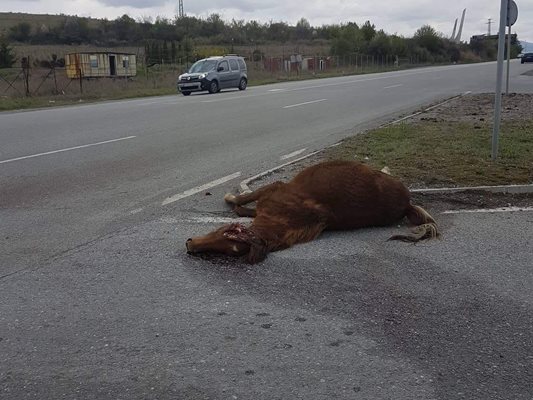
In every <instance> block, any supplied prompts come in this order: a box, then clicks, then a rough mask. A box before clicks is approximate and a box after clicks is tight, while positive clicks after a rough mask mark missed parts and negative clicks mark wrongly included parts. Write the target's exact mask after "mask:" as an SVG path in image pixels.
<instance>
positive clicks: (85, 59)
mask: <svg viewBox="0 0 533 400" xmlns="http://www.w3.org/2000/svg"><path fill="white" fill-rule="evenodd" d="M65 68H66V70H67V76H68V77H69V78H71V79H77V78H79V77H80V74H81V77H82V78H113V77H128V76H135V75H137V63H136V58H135V54H129V53H117V52H84V53H69V54H67V55H65Z"/></svg>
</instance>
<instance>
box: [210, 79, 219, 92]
mask: <svg viewBox="0 0 533 400" xmlns="http://www.w3.org/2000/svg"><path fill="white" fill-rule="evenodd" d="M208 90H209V93H216V92H218V82H217V81H212V82H211V83H210V84H209V89H208Z"/></svg>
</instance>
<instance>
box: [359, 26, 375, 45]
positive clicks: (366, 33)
mask: <svg viewBox="0 0 533 400" xmlns="http://www.w3.org/2000/svg"><path fill="white" fill-rule="evenodd" d="M361 32H362V34H363V39H364V40H365V42H370V41H371V40H372V38H373V37H374V36H376V26H375V25H373V24H371V23H370V21H366V22H365V24H364V25H363V26H362V27H361Z"/></svg>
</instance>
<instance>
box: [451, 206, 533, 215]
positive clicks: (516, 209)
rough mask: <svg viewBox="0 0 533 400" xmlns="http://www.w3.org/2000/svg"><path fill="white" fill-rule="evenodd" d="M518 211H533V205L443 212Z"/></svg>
mask: <svg viewBox="0 0 533 400" xmlns="http://www.w3.org/2000/svg"><path fill="white" fill-rule="evenodd" d="M516 211H533V207H500V208H479V209H475V210H449V211H444V212H443V214H473V213H490V214H492V213H505V212H516Z"/></svg>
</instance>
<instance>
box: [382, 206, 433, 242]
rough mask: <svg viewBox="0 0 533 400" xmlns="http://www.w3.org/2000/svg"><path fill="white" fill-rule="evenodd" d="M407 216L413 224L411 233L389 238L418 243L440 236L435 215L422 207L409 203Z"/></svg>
mask: <svg viewBox="0 0 533 400" xmlns="http://www.w3.org/2000/svg"><path fill="white" fill-rule="evenodd" d="M405 216H406V217H407V219H408V220H409V222H411V223H412V224H413V225H415V226H414V227H413V228H411V234H410V235H394V236H391V237H390V238H389V240H400V241H402V242H412V243H416V242H419V241H421V240H426V239H436V238H438V237H440V232H439V229H438V227H437V223H436V222H435V220H434V219H433V217H432V216H431V215H430V214H429V213H428V212H427V211H426V210H424V209H423V208H422V207H420V206H414V205H409V209H408V210H407V212H406V214H405Z"/></svg>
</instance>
